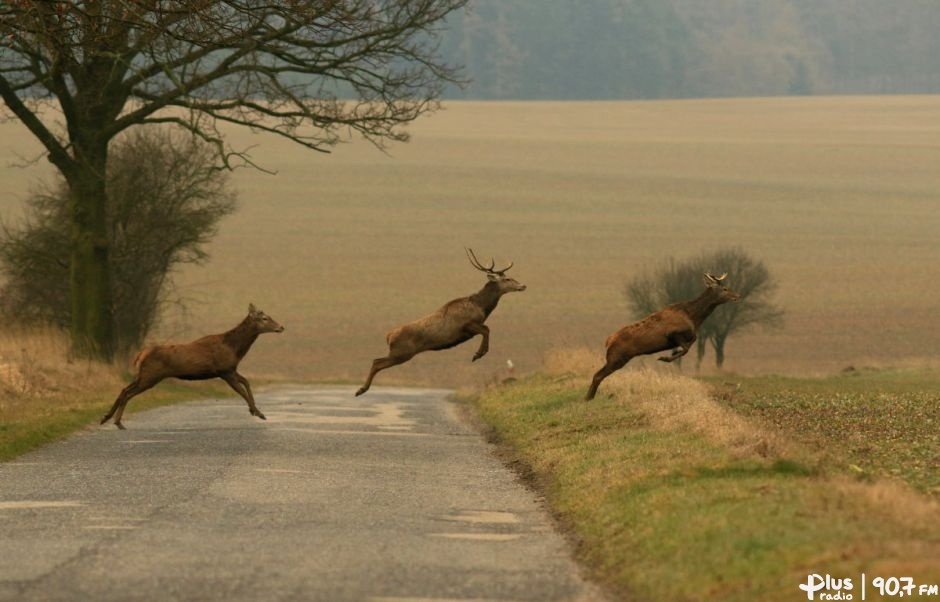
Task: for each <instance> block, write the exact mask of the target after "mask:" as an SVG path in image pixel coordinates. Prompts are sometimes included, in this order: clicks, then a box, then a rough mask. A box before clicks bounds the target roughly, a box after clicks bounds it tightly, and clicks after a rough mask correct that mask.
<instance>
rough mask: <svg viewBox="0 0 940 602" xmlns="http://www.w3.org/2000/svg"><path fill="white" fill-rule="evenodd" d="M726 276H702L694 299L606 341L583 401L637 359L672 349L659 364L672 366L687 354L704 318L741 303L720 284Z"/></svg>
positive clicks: (671, 306)
mask: <svg viewBox="0 0 940 602" xmlns="http://www.w3.org/2000/svg"><path fill="white" fill-rule="evenodd" d="M726 275H727V274H722V275H721V276H719V277H715V276H712V275H711V274H705V285H706V286H705V290H704V291H703V292H702V294H701V295H699V296H698V297H697V298H695V299H692V300H690V301H683V302H681V303H674V304H672V305H669V306H668V307H665V308H664V309H661V310H659V311H658V312H656V313H654V314H651V315H649V316H647V317H645V318H643V319H642V320H640V321H639V322H634V323H633V324H628V325H627V326H624V327H623V328H621V329H620V330H618V331H617V332H615V333H614V334H612V335H610V336H609V337H607V343H606V345H607V362H606V363H605V364H604V366H603V367H602V368H601V369H600V370H598V371H597V373H596V374H595V375H594V379H593V380H592V381H591V387H590V388H589V389H588V392H587V395H586V396H585V400H591V399H594V395H595V394H596V393H597V387H598V386H600V384H601V381H603V380H604V379H605V378H607V377H608V376H610V375H611V374H613V373H614V372H616V371H617V370H620V369H621V368H623V367H624V366H625V365H626V364H627V362H629V361H630V360H631V359H633V358H634V357H636V356H638V355H647V354H650V353H659V352H660V351H666V350H668V349H672V354H671V355H667V356H663V357H660V358H659V360H660V361H663V362H674V361H675V360H677V359H679V358H680V357H682V356H683V355H685V354H686V353H688V352H689V349H691V348H692V343H694V342H695V339H696V337H697V332H698V328H699V326H701V325H702V322H704V321H705V318H707V317H708V316H709V315H711V313H712V312H713V311H714V310H715V308H716V307H718V306H719V305H721V304H722V303H727V302H728V301H739V300H740V299H741V296H740V295H739V294H738V293H736V292H734V291H732V290H731V289H729V288H728V287H726V286H725V285H723V284H722V283H721V281H722V280H723V279H724V278H725V276H726Z"/></svg>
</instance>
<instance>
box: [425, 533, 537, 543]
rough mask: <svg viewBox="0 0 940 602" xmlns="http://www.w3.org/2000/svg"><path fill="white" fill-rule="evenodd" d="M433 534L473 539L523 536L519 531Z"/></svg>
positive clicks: (517, 537)
mask: <svg viewBox="0 0 940 602" xmlns="http://www.w3.org/2000/svg"><path fill="white" fill-rule="evenodd" d="M431 536H432V537H443V538H445V539H468V540H471V541H513V540H515V539H519V538H520V537H522V535H520V534H518V533H431Z"/></svg>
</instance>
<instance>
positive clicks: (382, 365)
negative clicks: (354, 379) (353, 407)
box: [356, 354, 414, 397]
mask: <svg viewBox="0 0 940 602" xmlns="http://www.w3.org/2000/svg"><path fill="white" fill-rule="evenodd" d="M412 357H414V355H413V354H412V355H408V356H392V355H390V356H388V357H379V358H376V359H374V360H372V369H371V370H369V376H368V378H366V383H365V384H364V385H362V386H361V387H359V390H358V391H356V397H359V396H360V395H362V394H363V393H365V392H366V391H368V390H369V387H371V386H372V379H373V378H375V375H376V374H378V373H379V372H381V371H382V370H385V369H386V368H391V367H392V366H397V365H398V364H404V363H405V362H407V361H408V360H410V359H411V358H412Z"/></svg>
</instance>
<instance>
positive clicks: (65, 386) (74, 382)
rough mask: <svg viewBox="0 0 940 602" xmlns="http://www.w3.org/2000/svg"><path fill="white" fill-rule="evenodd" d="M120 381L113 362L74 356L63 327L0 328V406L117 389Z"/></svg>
mask: <svg viewBox="0 0 940 602" xmlns="http://www.w3.org/2000/svg"><path fill="white" fill-rule="evenodd" d="M120 383H121V379H120V377H119V372H118V370H117V369H116V368H115V367H114V366H111V365H107V364H100V363H96V362H88V361H79V360H73V359H72V358H71V357H70V354H69V343H68V339H67V337H66V335H65V334H64V333H62V332H61V331H58V330H54V329H29V330H20V331H4V332H0V410H9V409H10V407H12V406H13V405H15V402H16V400H23V399H28V398H48V397H57V396H60V395H68V394H70V393H74V392H77V391H88V390H100V389H116V388H119V387H118V385H120Z"/></svg>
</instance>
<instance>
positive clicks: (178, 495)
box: [0, 387, 600, 602]
mask: <svg viewBox="0 0 940 602" xmlns="http://www.w3.org/2000/svg"><path fill="white" fill-rule="evenodd" d="M446 397H447V391H436V390H413V389H392V388H382V387H376V388H374V389H373V390H371V391H370V392H369V393H368V394H366V395H364V396H362V397H359V398H355V397H353V388H346V387H327V388H310V387H293V388H282V389H275V390H271V391H268V392H261V393H260V394H259V395H258V396H257V399H258V407H259V408H260V409H261V410H262V411H263V412H264V413H265V414H266V415H267V417H268V420H267V421H266V422H262V421H260V420H258V419H256V418H252V417H251V416H249V414H248V410H247V408H246V406H245V403H244V402H243V401H242V400H241V399H225V400H213V401H203V402H193V403H188V404H182V405H177V406H172V407H166V408H160V409H157V410H152V411H149V412H143V413H134V414H128V415H126V416H125V421H124V422H125V425H126V426H127V428H128V430H126V431H120V430H118V429H116V428H114V427H113V426H112V425H110V424H109V425H107V426H105V427H101V428H97V429H89V430H87V431H85V432H82V433H80V434H78V435H76V436H74V437H71V438H70V439H68V440H66V441H63V442H61V443H56V444H53V445H50V446H47V447H46V448H44V449H42V450H39V451H37V452H34V453H31V454H27V455H25V456H22V457H21V458H20V459H18V460H15V461H13V462H8V463H4V464H0V600H11V601H12V600H16V601H17V602H20V601H30V600H63V601H65V600H67V601H70V602H71V601H81V600H94V601H105V600H121V601H128V600H160V601H163V600H199V601H203V600H205V601H211V600H226V601H236V600H251V601H268V600H323V601H328V602H343V601H347V600H349V601H360V600H361V601H374V602H441V601H448V602H449V601H452V600H453V601H458V600H465V601H471V600H472V601H474V602H480V601H483V600H487V601H494V602H496V601H500V602H503V601H524V600H525V601H538V602H552V601H561V600H564V601H579V602H586V601H590V600H597V599H599V597H600V596H599V595H598V594H597V592H596V590H594V588H592V587H591V586H590V585H589V584H586V583H585V582H584V581H582V579H581V578H580V577H579V574H578V569H577V568H576V566H575V565H574V564H573V562H572V561H571V559H570V556H569V550H568V547H567V545H566V543H565V541H564V540H563V538H562V537H560V536H559V535H558V534H557V533H556V532H555V531H554V530H553V528H552V525H551V522H550V520H549V518H548V516H547V515H546V513H545V511H544V510H543V509H542V508H541V506H540V504H539V501H538V499H537V498H536V496H535V495H534V494H533V493H532V492H531V491H529V490H527V489H526V488H525V487H524V486H522V485H521V484H519V483H518V482H517V480H516V478H515V476H514V475H513V473H512V472H511V471H510V470H508V469H507V468H506V467H504V466H503V465H502V463H501V462H500V461H499V460H498V459H497V458H496V457H495V456H494V455H493V450H492V448H491V447H490V446H488V445H487V444H486V443H485V442H484V441H483V439H482V438H481V437H480V435H479V434H478V433H476V432H475V431H474V430H473V429H472V428H471V427H470V426H468V425H467V424H464V423H462V422H461V421H460V420H459V418H458V417H457V416H456V412H455V409H454V407H453V405H452V404H451V403H450V402H448V401H446ZM131 404H133V402H131Z"/></svg>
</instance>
